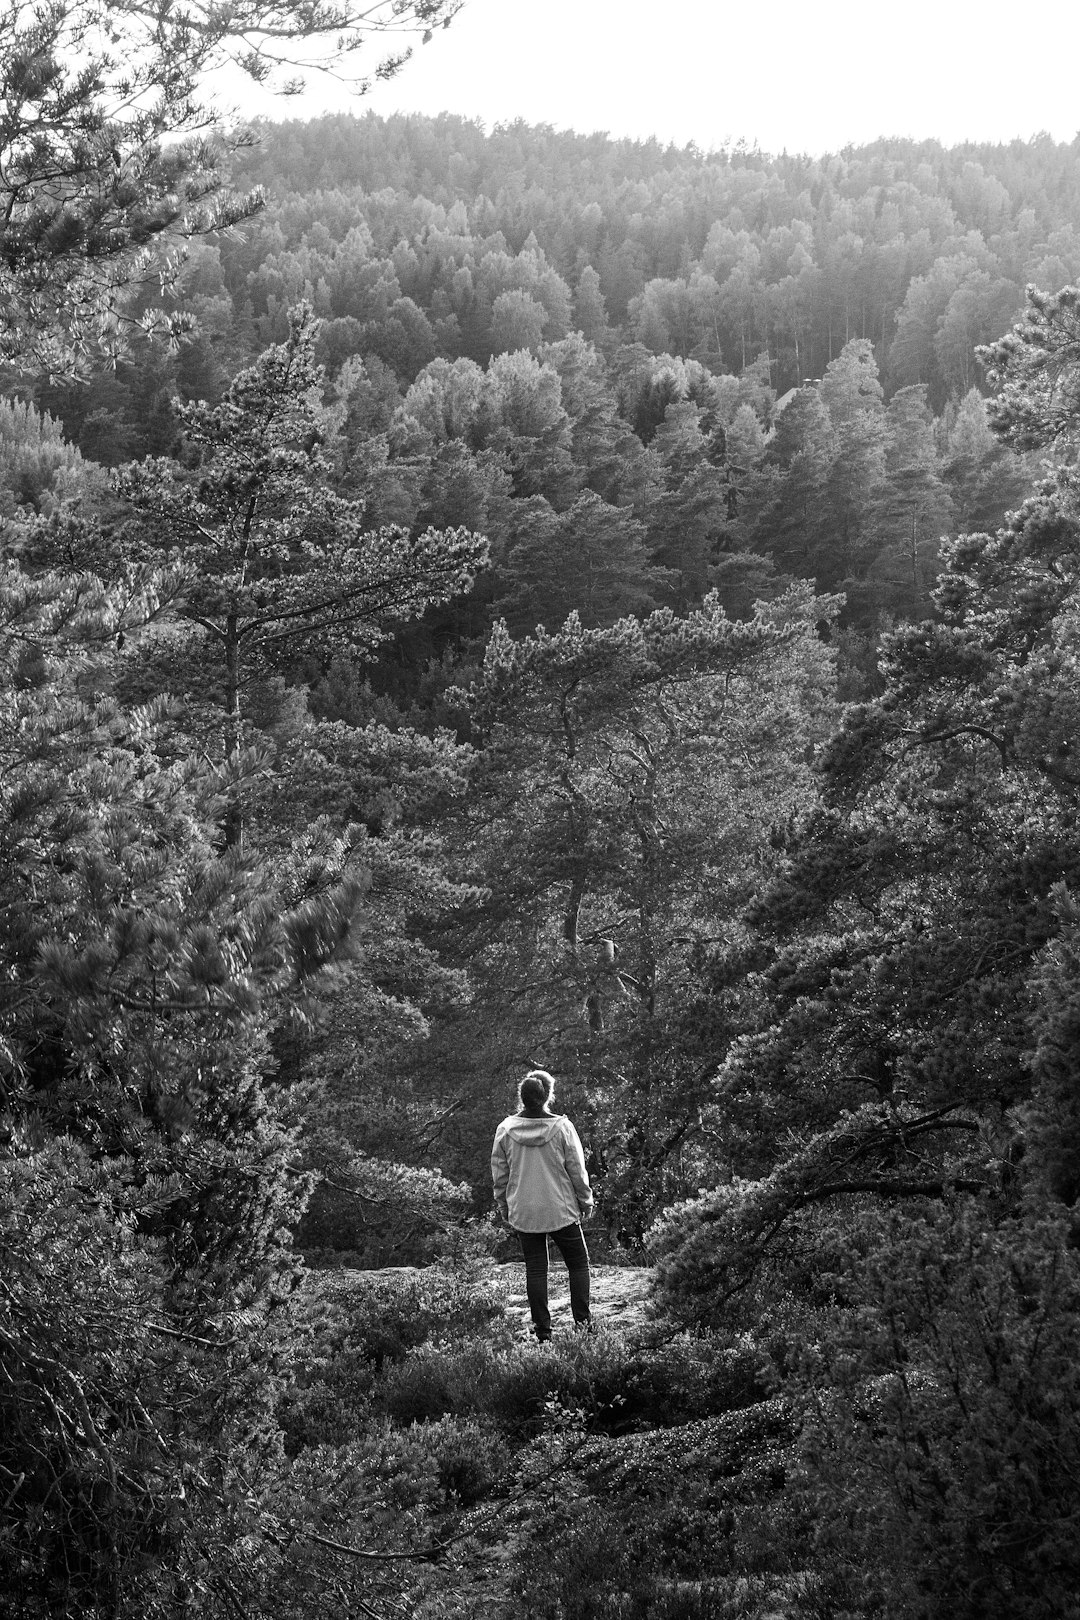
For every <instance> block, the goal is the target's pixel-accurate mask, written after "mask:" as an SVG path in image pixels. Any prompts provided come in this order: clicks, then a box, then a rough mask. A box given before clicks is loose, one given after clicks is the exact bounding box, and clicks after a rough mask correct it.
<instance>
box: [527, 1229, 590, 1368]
mask: <svg viewBox="0 0 1080 1620" xmlns="http://www.w3.org/2000/svg"><path fill="white" fill-rule="evenodd" d="M518 1237H519V1238H520V1240H521V1252H522V1254H523V1255H524V1256H525V1293H526V1295H527V1296H528V1300H529V1310H530V1311H531V1312H532V1319H533V1326H534V1327H535V1328H536V1337H537V1338H538V1339H550V1338H551V1312H550V1311H549V1310H548V1238H549V1237H550V1238H552V1239H553V1240H554V1242H555V1247H556V1248H557V1249H558V1251H559V1253H560V1254H561V1255H562V1257H563V1259H564V1260H565V1262H566V1269H567V1271H568V1272H569V1274H570V1309H571V1311H572V1312H573V1315H574V1321H575V1322H578V1323H581V1324H582V1325H583V1326H584V1324H585V1323H586V1322H588V1320H589V1282H590V1277H589V1251H588V1249H587V1248H586V1247H585V1234H584V1233H583V1232H582V1230H581V1227H580V1226H579V1225H578V1224H577V1222H576V1221H575V1222H574V1223H573V1225H571V1226H561V1227H560V1228H559V1230H558V1231H557V1232H519V1233H518Z"/></svg>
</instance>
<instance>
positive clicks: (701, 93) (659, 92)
mask: <svg viewBox="0 0 1080 1620" xmlns="http://www.w3.org/2000/svg"><path fill="white" fill-rule="evenodd" d="M1078 63H1080V0H1042V3H1041V4H1040V5H1039V6H1038V7H1034V6H1032V7H1030V8H1026V7H1022V6H1019V5H1016V4H1015V3H1008V4H1006V3H1003V0H899V3H897V4H889V3H888V0H877V3H876V4H875V3H874V0H769V3H768V4H762V3H761V0H727V3H726V4H725V3H724V0H668V3H667V4H664V3H662V0H652V3H650V4H647V5H646V4H642V3H639V0H466V3H465V6H464V9H463V10H462V11H461V13H460V14H459V15H458V16H457V18H456V19H455V20H454V22H453V23H452V24H451V26H450V28H448V29H446V30H445V31H443V30H440V31H439V32H437V34H436V36H435V38H434V39H433V40H432V42H431V43H430V44H428V45H426V46H423V47H419V46H418V47H417V49H416V52H415V55H414V58H413V60H412V61H411V62H410V63H408V65H407V66H406V67H405V68H404V69H403V70H402V72H401V73H400V74H399V75H398V77H397V78H395V79H393V80H391V81H390V82H388V83H386V84H378V85H376V86H375V88H374V89H373V90H372V92H371V93H370V94H369V95H368V96H366V97H365V98H364V99H363V100H362V101H360V102H357V101H356V100H355V98H352V99H350V97H349V96H347V95H346V94H344V93H343V92H342V91H340V90H339V89H338V88H337V87H336V86H335V85H334V84H333V83H332V82H331V81H326V80H322V81H321V82H320V83H318V85H316V86H315V87H314V88H313V89H312V90H311V91H310V92H309V93H308V94H307V95H306V96H305V97H303V98H300V99H290V100H289V101H288V102H285V103H282V102H281V101H280V100H277V101H274V100H273V99H272V98H270V97H266V96H259V95H256V96H254V97H247V96H246V97H245V99H244V104H243V108H242V110H243V112H244V113H245V114H246V115H248V116H250V115H251V114H253V113H262V114H264V115H266V116H270V117H282V116H284V117H314V116H316V115H317V114H318V113H320V112H323V111H327V110H331V109H338V108H344V107H348V106H350V105H351V106H353V107H354V108H355V109H356V110H358V111H363V110H364V109H365V108H371V109H372V110H373V111H374V112H377V113H380V114H389V113H392V112H396V111H403V112H418V113H430V114H436V113H439V112H442V111H448V112H454V113H459V114H461V115H463V116H465V117H468V118H475V119H479V120H480V121H481V122H482V123H483V124H484V125H485V127H486V128H490V127H491V126H492V125H494V124H496V123H508V122H511V121H513V120H514V119H516V118H523V119H525V120H526V121H527V122H528V123H534V124H535V123H546V124H552V125H554V126H555V127H556V128H558V129H566V128H569V129H575V130H577V131H579V132H580V133H590V132H592V131H595V130H603V131H606V132H607V133H608V134H610V135H612V136H630V137H631V138H634V139H639V140H646V139H648V138H649V137H650V136H653V135H655V136H657V137H658V138H659V139H660V140H661V141H662V142H664V143H665V144H666V143H667V142H669V141H673V142H675V143H676V144H677V145H680V146H683V145H686V144H687V143H689V142H691V141H693V142H695V143H696V144H697V145H698V146H699V147H700V148H701V149H702V150H703V151H709V150H712V149H715V148H718V147H721V146H727V145H730V144H732V143H734V142H735V141H738V140H740V139H743V140H745V141H746V142H747V143H748V144H749V145H751V146H752V145H754V144H755V143H756V144H757V145H758V146H760V147H761V148H762V149H763V150H764V151H768V152H781V151H784V150H786V151H788V152H809V153H812V154H820V153H822V152H826V151H838V150H840V149H841V148H843V147H844V146H847V145H849V144H853V145H859V144H862V143H863V142H866V141H870V140H874V139H876V138H877V137H878V136H880V135H904V136H912V137H915V138H924V137H936V138H937V139H938V140H940V141H942V142H944V143H945V144H946V145H954V144H956V143H957V142H959V141H963V140H968V139H971V140H989V141H1009V140H1011V139H1013V138H1014V137H1016V136H1019V137H1021V138H1022V139H1028V138H1030V137H1031V136H1033V135H1035V134H1038V133H1039V132H1041V131H1046V132H1048V133H1049V134H1050V135H1052V136H1053V137H1054V138H1055V140H1059V141H1071V140H1072V139H1073V138H1074V136H1076V135H1077V133H1078V132H1080V70H1078ZM373 64H374V53H373V56H372V59H371V61H370V62H366V63H365V65H366V66H368V67H370V66H372V65H373Z"/></svg>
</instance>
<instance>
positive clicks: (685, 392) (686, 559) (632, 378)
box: [20, 115, 1080, 713]
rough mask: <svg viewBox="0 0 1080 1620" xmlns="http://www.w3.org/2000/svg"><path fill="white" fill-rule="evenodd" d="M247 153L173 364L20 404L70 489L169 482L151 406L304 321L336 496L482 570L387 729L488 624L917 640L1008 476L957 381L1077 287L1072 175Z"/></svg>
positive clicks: (296, 141)
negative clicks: (826, 599) (243, 221)
mask: <svg viewBox="0 0 1080 1620" xmlns="http://www.w3.org/2000/svg"><path fill="white" fill-rule="evenodd" d="M257 133H258V144H257V145H256V146H254V147H252V148H250V149H242V150H241V151H240V152H239V153H238V154H237V160H236V171H235V176H234V180H235V184H236V185H237V186H238V187H239V188H241V189H243V188H245V187H248V186H254V185H256V184H257V185H259V186H261V187H263V188H264V191H265V195H266V199H267V203H266V207H265V210H264V211H263V212H262V213H261V214H260V215H259V216H258V217H257V218H256V219H255V220H254V221H252V222H249V223H248V224H247V225H245V226H243V227H242V228H241V229H240V230H238V231H236V232H234V233H225V234H222V235H220V236H218V237H216V238H210V239H208V240H206V241H201V242H197V243H195V244H193V246H192V250H191V257H190V260H189V262H188V265H187V267H186V270H185V272H184V274H183V277H182V279H181V285H180V287H179V289H178V296H179V297H180V298H181V299H182V301H183V304H184V306H185V307H186V308H187V309H188V310H190V311H191V312H192V313H193V315H194V316H195V317H196V319H197V321H198V332H197V335H196V336H195V337H194V338H193V339H192V340H190V341H188V342H186V343H185V344H184V345H183V346H182V347H181V348H180V350H179V352H178V354H176V355H175V356H173V357H169V356H167V355H166V354H165V353H164V352H163V351H162V349H161V348H160V347H158V348H151V347H150V346H149V345H143V346H142V347H139V346H138V345H135V346H134V347H133V349H132V350H131V352H130V353H129V355H128V356H127V358H126V359H123V360H122V361H121V362H120V363H119V364H118V365H117V366H115V367H112V368H108V369H104V370H102V371H101V372H100V373H99V374H98V376H97V377H96V378H95V379H94V380H93V381H92V382H91V383H90V384H89V385H82V386H80V387H78V388H61V387H57V386H54V385H48V384H46V383H44V382H40V383H39V384H38V386H37V390H36V397H37V401H38V404H39V405H40V406H42V407H44V408H47V409H48V410H49V411H51V413H52V414H53V416H54V417H57V418H59V419H60V420H61V421H62V423H63V426H64V431H65V432H66V434H67V436H68V437H69V438H70V439H71V440H72V441H73V442H74V443H75V444H76V445H77V447H78V448H79V450H81V452H82V453H83V455H84V456H86V457H88V458H90V459H92V460H95V461H98V462H101V463H104V464H106V465H120V464H122V463H124V462H125V461H129V460H132V459H136V458H139V457H141V456H144V455H146V454H148V453H150V454H162V453H166V454H174V453H175V452H176V449H177V445H178V442H179V431H178V422H177V413H176V407H177V404H178V402H183V401H185V400H198V399H207V400H209V401H211V402H214V401H216V400H218V399H220V397H221V396H222V394H223V392H224V390H225V389H226V387H227V386H228V384H229V383H230V381H231V380H232V378H233V377H234V376H235V375H236V374H237V372H239V371H240V370H241V369H242V368H243V367H244V366H246V365H250V364H251V362H252V361H253V360H254V359H255V357H256V356H257V355H258V354H259V353H260V352H261V351H262V350H264V349H265V348H266V347H267V346H268V345H271V344H274V343H281V342H283V341H285V340H286V338H287V335H288V330H289V311H290V310H291V309H293V308H294V307H295V306H296V305H297V304H298V303H300V302H302V301H306V302H307V303H308V304H310V306H311V307H312V309H313V312H314V315H315V316H316V317H317V318H318V320H319V322H320V325H319V329H318V337H317V354H318V358H319V360H320V361H321V362H322V364H323V366H324V368H325V373H326V395H327V398H328V400H329V402H330V403H331V404H332V406H333V408H334V411H335V412H336V416H335V417H334V425H333V427H332V430H331V433H332V436H333V437H334V438H335V451H334V460H335V467H336V477H337V480H338V484H339V487H340V488H341V489H342V490H343V491H344V492H345V493H347V494H348V495H349V496H350V497H351V498H353V499H356V500H358V501H360V502H361V504H362V507H363V511H364V516H365V520H366V522H367V523H368V524H369V526H370V527H372V528H376V527H378V526H380V525H382V524H386V523H396V524H400V525H402V526H403V527H405V528H407V529H409V530H410V531H411V532H413V533H414V534H419V533H421V532H423V530H424V528H425V527H426V526H429V525H432V524H433V525H435V526H440V525H443V524H446V523H454V524H464V525H466V526H467V527H469V528H470V529H473V530H475V531H477V532H482V533H483V534H485V535H486V536H487V537H488V539H489V540H490V542H491V548H492V551H491V562H492V566H491V568H490V569H489V570H488V571H487V573H486V574H485V575H484V578H483V580H482V581H481V583H480V585H479V587H478V589H477V591H476V592H474V594H473V596H472V597H471V598H470V600H469V602H468V603H467V604H459V605H458V606H457V607H455V608H453V609H447V610H446V611H445V612H444V613H443V614H442V617H441V620H440V622H439V623H438V624H433V622H432V621H431V619H430V618H429V619H428V621H427V622H426V625H425V627H424V628H423V630H422V631H420V630H416V631H413V632H410V635H409V637H407V638H406V640H405V642H404V643H402V644H401V645H399V648H398V653H397V658H398V664H399V665H403V667H404V669H405V676H404V677H403V681H404V686H402V680H397V686H396V688H395V696H396V697H397V698H399V699H400V698H401V697H402V696H403V692H404V696H405V697H406V698H407V699H408V700H409V701H411V700H412V699H413V698H414V697H415V695H416V693H415V687H416V679H415V675H416V671H417V670H419V669H420V668H421V667H422V666H423V665H424V664H425V663H426V662H428V661H429V660H430V658H431V657H432V655H435V656H437V657H442V655H443V654H444V653H445V652H446V650H447V648H448V647H450V646H454V647H457V646H460V645H461V644H462V643H465V642H470V641H471V642H472V643H473V644H474V645H478V644H479V641H480V638H482V637H484V636H485V635H486V633H487V630H488V628H489V627H490V624H491V622H492V619H493V617H495V616H499V615H501V616H505V617H506V618H507V619H508V621H509V622H510V625H511V628H512V629H515V630H526V629H530V628H532V627H533V626H534V625H535V624H536V623H538V622H544V623H547V624H553V623H561V622H562V620H563V619H564V618H565V616H566V614H567V612H569V611H570V610H571V609H572V608H576V609H578V610H579V611H580V612H581V613H582V616H583V618H584V620H585V622H586V623H591V624H604V623H610V622H612V621H613V620H614V619H615V618H616V617H618V616H619V615H620V614H622V613H626V612H628V611H630V612H644V611H648V610H649V609H650V608H652V607H655V606H657V605H662V604H670V605H674V606H677V607H680V608H681V607H686V606H688V605H690V604H692V603H694V602H697V601H700V600H701V598H702V596H703V595H704V593H705V592H706V591H707V590H708V589H710V588H716V589H718V590H719V591H720V596H721V600H722V602H723V604H724V607H725V609H726V610H727V611H728V612H729V613H731V614H734V615H736V616H743V615H745V614H746V613H747V612H748V611H749V608H750V604H751V603H752V602H753V600H754V599H755V598H757V597H762V596H769V595H770V594H777V593H778V592H779V591H781V590H782V589H783V588H784V586H785V584H786V582H787V581H788V580H790V579H792V578H800V577H801V578H806V577H809V578H812V579H813V580H814V582H815V583H816V584H817V586H818V587H819V588H821V589H824V590H837V589H840V590H842V591H843V592H844V593H845V599H846V605H845V608H844V614H845V624H846V626H847V627H848V628H849V629H854V630H855V631H857V632H858V635H859V637H860V638H861V640H860V642H859V645H858V646H857V647H852V646H849V647H848V648H847V651H848V653H850V655H851V656H850V658H849V660H848V663H849V665H850V667H851V669H853V670H855V669H857V668H858V666H859V665H860V662H861V663H862V665H864V666H865V665H866V663H867V651H866V649H867V641H866V638H867V637H872V635H873V634H874V633H875V631H876V628H877V626H878V625H879V624H880V622H882V616H883V615H884V616H886V617H891V618H894V619H895V618H898V617H899V618H910V617H913V616H918V615H919V614H921V613H923V612H925V611H926V610H927V608H928V606H929V600H930V596H929V593H930V590H931V588H932V586H933V582H934V579H935V577H936V572H937V567H938V542H939V539H940V536H941V535H943V534H955V533H958V532H962V531H964V530H965V529H982V528H991V527H993V526H995V525H996V524H997V523H999V522H1000V521H1001V520H1002V518H1003V516H1004V513H1005V511H1006V510H1008V509H1009V507H1010V506H1012V505H1015V503H1016V501H1017V500H1018V499H1019V498H1020V496H1021V494H1022V492H1023V490H1024V489H1025V488H1026V487H1027V485H1028V483H1029V481H1030V477H1031V476H1032V475H1033V472H1034V468H1033V467H1032V466H1030V465H1025V464H1024V463H1023V461H1022V459H1021V458H1019V457H1018V456H1017V455H1015V454H1014V453H1013V452H1012V451H1011V450H1010V449H1008V448H1007V447H1005V446H1003V445H1002V444H1001V443H999V442H998V441H996V440H995V439H994V438H993V436H992V434H991V433H990V430H989V427H988V422H987V416H986V409H985V403H984V395H985V393H986V392H987V381H986V378H985V376H984V374H983V370H982V368H981V365H980V361H979V358H978V352H977V351H978V346H979V345H980V344H983V343H986V342H989V341H991V340H993V339H995V338H998V337H1000V336H1001V335H1002V334H1003V333H1004V332H1005V331H1007V330H1008V328H1009V327H1010V325H1011V324H1012V322H1013V320H1014V319H1015V318H1016V317H1017V315H1018V314H1019V312H1020V309H1021V307H1022V304H1023V297H1024V287H1025V285H1026V284H1027V283H1029V282H1034V283H1035V284H1037V285H1042V286H1044V287H1049V288H1057V287H1059V286H1061V285H1063V284H1064V283H1066V282H1068V281H1069V280H1070V279H1072V278H1075V277H1076V276H1077V275H1078V274H1080V178H1078V169H1077V163H1076V153H1075V150H1074V148H1073V147H1067V146H1063V145H1057V144H1055V143H1054V142H1052V141H1050V140H1049V139H1045V138H1039V139H1036V140H1034V141H1032V142H1028V143H1024V142H1015V143H1013V144H1012V145H1010V146H1007V147H981V146H978V147H977V146H968V147H961V148H955V149H952V150H946V149H944V148H942V147H940V146H939V145H937V144H936V143H933V142H923V143H913V142H901V141H896V142H881V143H878V144H876V145H875V146H872V147H867V148H863V149H858V150H854V149H849V150H846V151H845V152H844V153H842V154H839V155H837V156H834V157H828V158H823V159H811V158H806V157H787V156H782V157H779V158H770V157H766V156H764V155H762V154H761V153H758V152H755V151H746V150H741V149H736V150H733V151H730V152H721V153H713V154H708V155H705V154H702V153H700V152H698V151H696V150H694V149H693V148H688V149H684V150H678V149H675V148H672V147H669V148H666V149H665V148H662V147H660V146H659V145H658V144H656V143H645V144H642V143H634V142H628V141H612V140H609V139H607V138H606V137H604V136H601V135H594V136H587V137H585V136H579V135H574V134H571V133H556V132H555V131H553V130H551V129H549V128H539V129H533V128H530V127H528V126H526V125H524V124H515V125H513V126H510V127H508V128H499V129H496V130H494V131H493V132H491V133H490V134H486V133H485V132H484V131H483V129H482V128H481V126H480V125H479V124H476V123H470V122H468V121H466V120H462V119H460V118H452V117H449V116H444V117H441V118H435V119H429V118H417V117H396V118H389V119H381V118H377V117H375V116H373V115H366V116H364V117H349V116H342V115H336V116H331V117H327V118H324V119H321V120H315V121H312V122H309V123H282V124H273V125H271V124H266V125H262V126H260V127H259V129H258V132H257ZM324 431H325V430H324ZM37 495H40V491H38V492H37ZM37 495H35V491H34V490H33V489H30V490H29V491H28V492H27V493H26V495H25V496H20V498H31V499H37ZM300 673H301V674H302V676H303V678H304V679H305V680H306V681H308V683H309V684H311V685H317V684H318V683H319V681H320V680H321V679H322V678H323V677H324V676H325V675H326V673H327V672H326V671H325V670H322V669H319V670H316V669H314V667H311V668H308V667H307V666H305V668H304V670H303V671H301V672H300ZM398 674H399V675H401V669H400V668H399V670H398ZM853 681H854V684H852V683H851V682H849V684H848V686H847V687H845V688H844V690H845V691H846V692H847V693H848V695H855V694H856V693H857V692H858V691H860V690H861V689H862V685H863V684H864V682H863V678H862V677H860V676H853ZM383 684H384V685H385V684H386V682H385V681H384V682H383ZM391 684H394V683H393V682H392V683H391ZM333 712H335V713H336V712H338V711H337V710H334V711H333Z"/></svg>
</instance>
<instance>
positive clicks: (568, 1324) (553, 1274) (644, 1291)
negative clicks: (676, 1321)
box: [495, 1258, 652, 1333]
mask: <svg viewBox="0 0 1080 1620" xmlns="http://www.w3.org/2000/svg"><path fill="white" fill-rule="evenodd" d="M495 1277H496V1280H497V1282H498V1284H499V1286H500V1288H502V1289H503V1290H504V1299H505V1303H506V1309H507V1311H508V1312H509V1313H510V1315H511V1316H516V1317H519V1318H520V1320H521V1322H522V1325H523V1326H524V1327H526V1328H528V1326H529V1323H530V1318H529V1302H528V1300H527V1299H526V1297H525V1266H524V1263H523V1262H522V1261H520V1260H514V1261H510V1262H508V1263H506V1264H504V1265H500V1266H496V1268H495ZM651 1277H652V1274H651V1272H650V1271H649V1270H648V1268H647V1267H645V1266H598V1265H594V1266H593V1267H592V1312H593V1317H594V1319H595V1321H596V1322H597V1324H598V1326H600V1327H613V1328H619V1329H620V1330H621V1331H625V1330H626V1329H628V1328H638V1327H644V1326H645V1325H646V1323H647V1322H648V1320H649V1317H648V1314H647V1311H646V1301H647V1297H648V1291H649V1284H650V1281H651ZM548 1303H549V1305H550V1307H551V1325H552V1328H553V1329H554V1331H555V1332H556V1333H560V1332H570V1331H571V1329H572V1327H573V1318H572V1317H571V1315H570V1291H569V1287H568V1285H567V1280H566V1267H565V1266H564V1265H563V1264H562V1262H561V1260H559V1259H558V1258H555V1259H553V1260H552V1261H551V1264H550V1267H549V1270H548Z"/></svg>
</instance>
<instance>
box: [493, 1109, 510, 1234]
mask: <svg viewBox="0 0 1080 1620" xmlns="http://www.w3.org/2000/svg"><path fill="white" fill-rule="evenodd" d="M509 1180H510V1155H509V1154H508V1153H507V1151H506V1132H505V1131H504V1130H503V1128H502V1126H501V1125H500V1126H499V1129H498V1130H497V1131H496V1132H495V1141H494V1143H493V1144H492V1148H491V1184H492V1187H493V1188H494V1191H495V1208H496V1209H497V1210H498V1212H499V1214H500V1215H501V1216H502V1218H503V1220H504V1221H505V1220H509V1216H508V1215H507V1212H506V1188H507V1184H508V1183H509Z"/></svg>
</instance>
